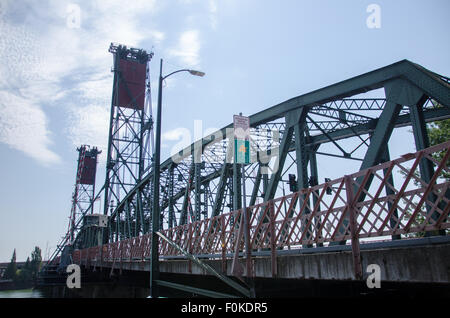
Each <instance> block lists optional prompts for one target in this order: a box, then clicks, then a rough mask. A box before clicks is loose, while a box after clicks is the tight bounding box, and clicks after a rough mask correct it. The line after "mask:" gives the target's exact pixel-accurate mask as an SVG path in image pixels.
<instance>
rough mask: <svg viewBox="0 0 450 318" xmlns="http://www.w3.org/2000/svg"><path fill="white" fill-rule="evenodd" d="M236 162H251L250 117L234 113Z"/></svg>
mask: <svg viewBox="0 0 450 318" xmlns="http://www.w3.org/2000/svg"><path fill="white" fill-rule="evenodd" d="M233 124H234V162H235V163H243V164H248V163H250V141H249V139H250V118H249V117H245V116H241V115H234V116H233Z"/></svg>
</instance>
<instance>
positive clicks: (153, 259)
mask: <svg viewBox="0 0 450 318" xmlns="http://www.w3.org/2000/svg"><path fill="white" fill-rule="evenodd" d="M162 64H163V60H162V59H161V61H160V66H159V84H158V109H157V115H156V140H155V152H154V155H153V202H152V203H153V204H152V245H151V255H150V296H151V297H152V298H156V297H158V292H157V286H156V283H155V281H156V280H158V279H159V253H158V248H159V244H158V242H159V240H158V235H157V234H156V232H158V231H159V218H160V211H159V172H160V171H159V169H160V161H161V105H162V83H163V81H164V80H165V79H166V78H168V77H169V76H171V75H173V74H175V73H179V72H189V73H190V74H191V75H195V76H200V77H203V76H204V75H205V73H203V72H200V71H196V70H191V69H181V70H177V71H175V72H172V73H170V74H167V75H166V76H163V75H162Z"/></svg>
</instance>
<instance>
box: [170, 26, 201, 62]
mask: <svg viewBox="0 0 450 318" xmlns="http://www.w3.org/2000/svg"><path fill="white" fill-rule="evenodd" d="M199 52H200V36H199V31H198V30H188V31H185V32H183V33H182V34H181V35H180V38H179V39H178V43H177V45H176V47H175V48H173V49H169V51H168V54H169V56H172V57H176V58H179V59H180V62H181V63H183V65H185V66H186V67H195V66H198V65H199V64H200V56H199Z"/></svg>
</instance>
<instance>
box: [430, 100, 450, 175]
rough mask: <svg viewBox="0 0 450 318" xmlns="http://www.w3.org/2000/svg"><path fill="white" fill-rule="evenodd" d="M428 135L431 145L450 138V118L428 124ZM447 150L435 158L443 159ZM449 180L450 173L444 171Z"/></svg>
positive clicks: (448, 163)
mask: <svg viewBox="0 0 450 318" xmlns="http://www.w3.org/2000/svg"><path fill="white" fill-rule="evenodd" d="M435 107H441V106H440V105H436V106H435ZM427 131H428V137H429V139H430V145H431V146H433V145H438V144H441V143H443V142H446V141H448V140H450V119H445V120H440V121H435V122H433V123H431V124H429V125H428V127H427ZM444 155H445V152H444V151H441V152H438V153H437V154H435V156H434V157H435V159H437V160H439V161H440V160H442V158H444ZM447 165H450V158H449V160H448V161H447ZM441 176H442V177H443V178H445V179H446V180H447V181H449V180H450V174H449V173H447V172H445V171H444V172H443V173H442V175H441Z"/></svg>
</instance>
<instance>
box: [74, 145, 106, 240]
mask: <svg viewBox="0 0 450 318" xmlns="http://www.w3.org/2000/svg"><path fill="white" fill-rule="evenodd" d="M77 151H78V165H77V174H76V179H75V190H74V192H73V196H72V209H71V212H70V220H69V229H68V233H67V235H68V236H69V242H70V244H71V245H72V244H73V243H74V241H75V238H76V235H77V233H78V231H79V230H80V228H81V222H80V218H82V217H83V216H84V215H86V214H88V213H91V214H92V213H93V212H94V204H93V201H94V193H95V176H96V172H97V156H98V154H100V153H101V151H99V150H98V149H97V147H92V148H91V147H90V146H89V145H82V146H81V147H79V148H77Z"/></svg>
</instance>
